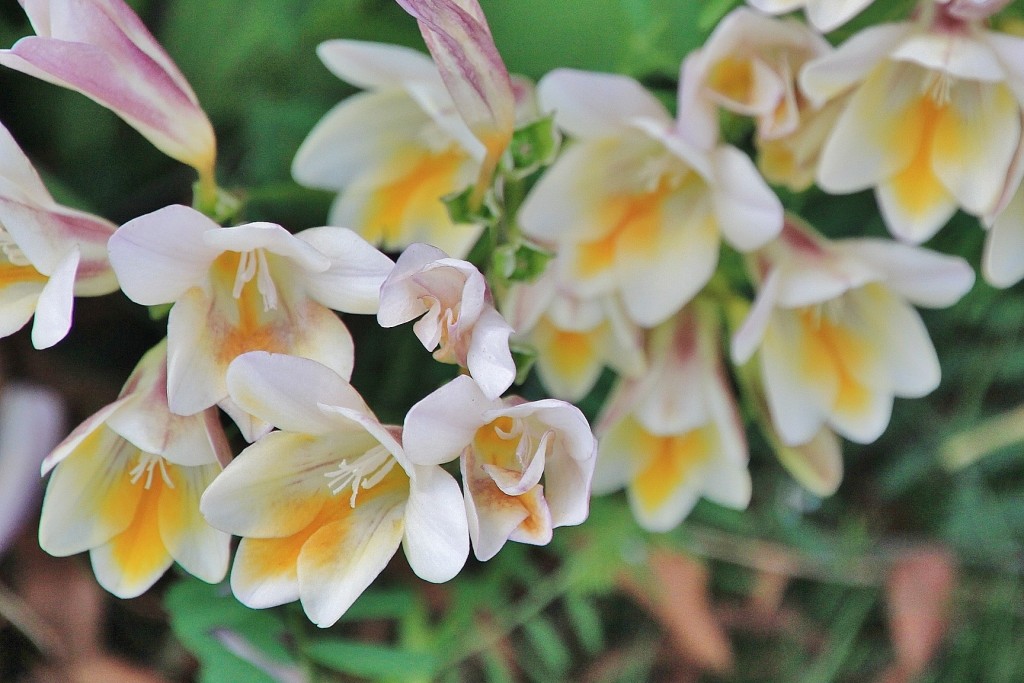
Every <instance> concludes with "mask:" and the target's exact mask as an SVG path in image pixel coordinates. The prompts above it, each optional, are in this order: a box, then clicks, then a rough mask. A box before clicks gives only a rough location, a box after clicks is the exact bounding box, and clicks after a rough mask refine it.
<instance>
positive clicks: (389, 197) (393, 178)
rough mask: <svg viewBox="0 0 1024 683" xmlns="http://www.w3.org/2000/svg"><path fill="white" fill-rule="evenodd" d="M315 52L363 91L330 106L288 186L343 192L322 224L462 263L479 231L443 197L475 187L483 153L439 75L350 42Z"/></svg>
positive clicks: (400, 53) (407, 53) (389, 49)
mask: <svg viewBox="0 0 1024 683" xmlns="http://www.w3.org/2000/svg"><path fill="white" fill-rule="evenodd" d="M317 54H318V55H320V59H322V60H323V62H324V63H325V64H326V65H327V67H328V68H329V69H330V70H331V71H332V72H333V73H334V74H336V75H337V76H338V77H339V78H342V79H344V80H346V81H348V82H350V83H352V84H353V85H356V86H359V87H362V88H365V89H366V90H367V91H368V92H365V93H362V94H359V95H355V96H353V97H350V98H348V99H346V100H345V101H344V102H342V103H341V104H339V105H337V106H336V107H335V108H334V109H332V110H331V111H330V112H329V113H328V114H327V115H326V116H325V117H324V118H323V120H321V121H320V123H318V124H317V125H316V127H315V128H314V129H313V130H312V131H311V132H310V134H309V136H308V137H307V138H306V140H305V141H304V142H303V143H302V146H301V147H300V148H299V151H298V153H297V154H296V155H295V160H294V162H293V164H292V175H293V176H294V177H295V180H296V181H298V182H299V183H301V184H303V185H308V186H310V187H318V188H323V189H326V190H340V191H341V193H340V194H339V195H338V198H337V199H336V200H335V202H334V204H333V206H332V207H331V213H330V218H329V222H330V223H331V224H333V225H346V226H352V228H353V229H354V230H356V231H357V232H358V233H359V234H360V235H362V236H363V237H364V238H365V239H367V240H368V241H369V242H371V243H373V244H377V245H382V246H383V248H384V249H385V250H387V251H397V250H399V249H402V248H404V247H406V246H408V245H409V244H412V243H414V242H426V243H430V244H434V245H436V246H438V247H440V248H441V249H443V250H444V251H445V252H447V253H449V254H453V255H455V256H458V257H462V256H465V255H466V254H467V253H469V249H470V247H472V246H473V244H474V243H475V242H476V240H477V238H478V237H479V236H480V230H481V228H480V226H476V225H470V224H456V223H453V222H452V220H451V217H450V216H449V215H448V209H447V207H446V206H445V205H444V203H443V202H442V197H445V196H446V195H450V194H453V193H455V192H458V191H460V190H462V189H464V188H466V187H468V186H469V185H470V184H472V183H473V181H474V179H475V178H477V177H478V176H479V175H480V174H481V173H482V170H481V169H482V168H483V163H484V159H485V157H486V156H487V154H488V151H487V149H486V148H485V147H484V145H483V144H482V143H481V142H480V141H479V140H477V139H476V137H474V135H473V133H472V131H470V129H469V128H468V127H467V126H466V123H465V122H464V121H463V120H462V118H461V117H460V116H459V113H458V112H457V111H456V110H455V105H454V104H453V102H452V99H451V96H450V95H449V94H448V90H447V89H446V88H445V85H444V83H443V82H442V80H441V77H440V75H439V74H438V71H437V67H435V66H434V64H433V63H432V62H431V61H430V59H429V58H428V57H426V56H425V55H423V54H421V53H419V52H416V51H415V50H412V49H409V48H404V47H397V46H393V45H382V44H376V43H362V42H358V41H351V40H331V41H328V42H326V43H323V44H322V45H320V47H319V48H318V49H317Z"/></svg>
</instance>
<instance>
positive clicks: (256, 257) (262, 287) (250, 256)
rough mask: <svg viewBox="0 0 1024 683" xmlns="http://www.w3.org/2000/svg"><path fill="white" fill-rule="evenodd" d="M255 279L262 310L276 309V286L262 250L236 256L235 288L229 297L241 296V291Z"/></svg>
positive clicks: (245, 252)
mask: <svg viewBox="0 0 1024 683" xmlns="http://www.w3.org/2000/svg"><path fill="white" fill-rule="evenodd" d="M254 277H255V278H256V291H258V292H259V293H260V294H261V295H262V296H263V310H264V311H269V310H272V309H275V308H277V286H276V285H275V284H274V278H273V277H271V275H270V266H269V265H268V264H267V255H266V254H265V253H264V252H263V250H262V249H252V250H249V251H243V252H242V253H241V254H239V256H238V270H236V271H235V286H234V289H232V290H231V296H233V297H235V298H236V299H237V298H239V297H240V296H242V290H243V289H244V288H245V286H246V285H247V284H248V283H249V282H250V281H251V280H252V279H253V278H254Z"/></svg>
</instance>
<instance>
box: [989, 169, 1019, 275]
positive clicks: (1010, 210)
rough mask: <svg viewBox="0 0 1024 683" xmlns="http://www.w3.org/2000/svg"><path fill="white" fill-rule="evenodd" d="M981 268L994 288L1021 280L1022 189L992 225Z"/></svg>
mask: <svg viewBox="0 0 1024 683" xmlns="http://www.w3.org/2000/svg"><path fill="white" fill-rule="evenodd" d="M1022 187H1024V186H1022ZM981 267H982V274H983V275H984V276H985V280H986V281H987V282H989V283H990V284H991V285H993V286H995V287H1009V286H1010V285H1013V284H1015V283H1017V282H1019V281H1020V279H1021V278H1024V190H1022V189H1018V190H1017V193H1016V194H1014V196H1013V199H1012V200H1011V201H1010V204H1009V205H1008V206H1007V207H1006V208H1005V209H1004V210H1003V212H1002V213H1001V214H999V216H998V217H997V218H996V220H995V223H993V225H992V231H991V233H990V234H989V236H988V239H987V240H986V241H985V255H984V258H983V259H982V264H981Z"/></svg>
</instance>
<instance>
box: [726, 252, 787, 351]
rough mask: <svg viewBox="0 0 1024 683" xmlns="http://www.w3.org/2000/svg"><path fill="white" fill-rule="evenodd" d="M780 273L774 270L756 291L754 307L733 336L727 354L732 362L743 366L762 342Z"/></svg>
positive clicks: (773, 308)
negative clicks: (728, 353)
mask: <svg viewBox="0 0 1024 683" xmlns="http://www.w3.org/2000/svg"><path fill="white" fill-rule="evenodd" d="M781 279H782V273H781V271H780V270H779V269H774V270H772V271H771V273H769V275H768V277H767V278H766V279H765V281H764V282H763V283H762V284H761V286H760V287H759V288H758V291H757V298H756V299H754V305H753V306H752V307H751V309H750V311H749V312H748V313H747V317H746V318H744V320H743V323H742V324H741V325H740V328H739V329H738V330H737V331H736V334H734V335H733V338H732V343H731V344H730V347H729V352H730V354H731V356H732V362H733V363H736V364H737V365H743V364H745V363H746V362H747V361H749V360H750V359H751V357H753V355H754V353H755V352H756V351H757V348H758V347H759V346H760V345H761V342H762V341H763V340H764V335H765V333H766V332H767V331H768V323H769V322H770V321H771V314H772V311H773V310H775V303H776V298H777V296H778V291H779V286H780V282H781Z"/></svg>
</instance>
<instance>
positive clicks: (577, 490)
mask: <svg viewBox="0 0 1024 683" xmlns="http://www.w3.org/2000/svg"><path fill="white" fill-rule="evenodd" d="M588 432H589V428H588ZM593 443H594V444H595V448H594V449H593V450H592V455H591V456H590V457H589V458H587V459H585V460H580V459H578V458H575V457H565V456H564V454H562V453H558V456H560V457H551V458H548V461H547V463H546V465H545V468H544V486H545V491H546V492H547V495H546V498H547V502H548V509H549V510H550V513H551V526H553V527H560V526H575V525H577V524H582V523H583V522H584V521H586V519H587V516H588V515H589V514H590V489H591V481H592V480H593V478H594V467H595V466H596V464H597V448H596V442H593Z"/></svg>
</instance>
